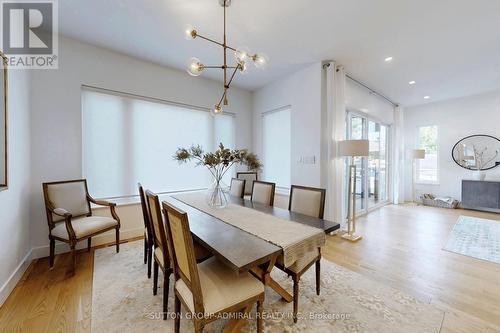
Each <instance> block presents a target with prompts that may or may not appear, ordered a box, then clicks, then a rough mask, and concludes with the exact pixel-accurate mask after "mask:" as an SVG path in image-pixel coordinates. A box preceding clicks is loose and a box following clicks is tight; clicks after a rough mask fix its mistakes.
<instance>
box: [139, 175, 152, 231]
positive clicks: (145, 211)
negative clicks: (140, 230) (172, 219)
mask: <svg viewBox="0 0 500 333" xmlns="http://www.w3.org/2000/svg"><path fill="white" fill-rule="evenodd" d="M137 186H138V187H139V197H140V198H141V209H142V218H143V220H144V228H146V230H147V233H148V237H149V239H150V240H152V239H153V230H152V226H151V222H150V220H149V210H148V203H147V202H146V195H145V194H144V187H142V185H141V183H137Z"/></svg>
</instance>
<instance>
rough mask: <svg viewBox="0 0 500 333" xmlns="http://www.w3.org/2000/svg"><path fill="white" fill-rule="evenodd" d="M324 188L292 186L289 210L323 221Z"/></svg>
mask: <svg viewBox="0 0 500 333" xmlns="http://www.w3.org/2000/svg"><path fill="white" fill-rule="evenodd" d="M325 198H326V190H325V189H324V188H316V187H307V186H299V185H292V187H291V189H290V200H289V201H288V210H289V211H292V212H296V213H300V214H304V215H308V216H314V217H317V218H320V219H322V218H323V217H324V213H325Z"/></svg>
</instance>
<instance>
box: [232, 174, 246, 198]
mask: <svg viewBox="0 0 500 333" xmlns="http://www.w3.org/2000/svg"><path fill="white" fill-rule="evenodd" d="M246 182H247V181H246V180H245V179H238V178H232V179H231V187H230V188H229V194H231V195H234V196H235V197H238V198H243V197H244V196H245V184H246Z"/></svg>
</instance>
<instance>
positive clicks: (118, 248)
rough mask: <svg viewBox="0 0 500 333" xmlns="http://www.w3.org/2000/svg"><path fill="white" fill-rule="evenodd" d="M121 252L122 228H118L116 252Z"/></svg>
mask: <svg viewBox="0 0 500 333" xmlns="http://www.w3.org/2000/svg"><path fill="white" fill-rule="evenodd" d="M119 252H120V229H118V228H116V253H119Z"/></svg>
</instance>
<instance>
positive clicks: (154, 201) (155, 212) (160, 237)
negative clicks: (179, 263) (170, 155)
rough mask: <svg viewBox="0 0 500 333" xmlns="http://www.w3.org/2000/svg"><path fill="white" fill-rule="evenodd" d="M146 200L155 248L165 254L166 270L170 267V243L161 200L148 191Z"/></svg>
mask: <svg viewBox="0 0 500 333" xmlns="http://www.w3.org/2000/svg"><path fill="white" fill-rule="evenodd" d="M146 198H147V202H148V211H149V220H150V221H151V225H152V226H153V228H152V229H153V241H154V245H155V248H156V247H160V248H161V250H162V252H163V256H164V258H163V262H164V263H165V268H168V267H170V257H169V255H168V241H167V233H166V230H165V223H163V217H162V214H161V206H160V199H159V198H158V195H157V194H155V193H153V192H151V191H149V190H148V191H146Z"/></svg>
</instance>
